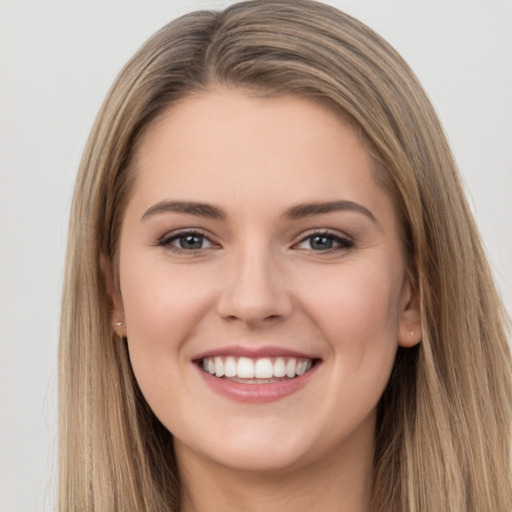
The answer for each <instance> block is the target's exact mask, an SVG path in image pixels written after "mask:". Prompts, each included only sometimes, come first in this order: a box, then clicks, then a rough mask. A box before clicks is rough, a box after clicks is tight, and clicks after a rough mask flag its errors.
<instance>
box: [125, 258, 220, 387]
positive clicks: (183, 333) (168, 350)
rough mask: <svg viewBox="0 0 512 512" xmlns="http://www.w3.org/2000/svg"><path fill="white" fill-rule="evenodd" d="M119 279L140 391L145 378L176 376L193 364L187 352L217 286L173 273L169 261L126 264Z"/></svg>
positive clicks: (183, 272) (128, 261)
mask: <svg viewBox="0 0 512 512" xmlns="http://www.w3.org/2000/svg"><path fill="white" fill-rule="evenodd" d="M139 260H140V261H139ZM120 277H121V295H122V299H123V308H124V315H125V323H126V329H127V337H128V345H129V350H130V358H131V362H132V366H133V369H134V372H135V374H136V376H137V380H139V383H140V384H141V387H143V383H144V381H145V380H146V377H147V378H148V380H149V379H151V380H153V379H155V378H158V376H159V375H166V376H167V377H168V374H169V373H171V372H172V373H173V374H177V373H178V371H179V369H180V366H182V365H183V364H187V363H188V360H187V359H186V357H185V353H184V350H183V347H184V346H185V345H186V342H187V340H188V339H190V338H191V337H193V336H194V333H195V332H196V329H197V326H198V325H199V324H200V323H201V320H202V318H203V317H204V315H205V314H207V312H208V310H209V308H210V304H211V302H212V293H213V290H214V286H212V284H211V283H210V284H208V283H205V281H204V277H206V276H203V278H202V277H201V276H198V275H197V269H195V270H194V271H193V272H192V271H190V270H188V271H187V269H186V268H185V267H180V268H178V269H175V268H174V269H173V268H172V267H171V266H170V265H169V264H168V262H166V261H165V257H164V258H161V257H157V258H155V260H153V261H148V260H147V258H144V257H141V258H137V257H136V256H134V255H132V256H131V257H130V258H125V260H124V261H121V265H120Z"/></svg>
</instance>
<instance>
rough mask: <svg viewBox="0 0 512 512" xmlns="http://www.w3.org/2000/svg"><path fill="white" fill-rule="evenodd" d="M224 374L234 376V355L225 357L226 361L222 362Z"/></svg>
mask: <svg viewBox="0 0 512 512" xmlns="http://www.w3.org/2000/svg"><path fill="white" fill-rule="evenodd" d="M224 375H225V376H226V377H235V376H236V360H235V358H234V357H231V356H230V357H228V358H226V362H225V363H224Z"/></svg>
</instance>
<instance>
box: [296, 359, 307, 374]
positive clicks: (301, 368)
mask: <svg viewBox="0 0 512 512" xmlns="http://www.w3.org/2000/svg"><path fill="white" fill-rule="evenodd" d="M307 364H308V363H307V361H301V362H300V363H299V364H297V369H296V370H295V373H296V374H297V375H303V374H304V373H306V366H307Z"/></svg>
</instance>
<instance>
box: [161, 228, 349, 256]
mask: <svg viewBox="0 0 512 512" xmlns="http://www.w3.org/2000/svg"><path fill="white" fill-rule="evenodd" d="M186 237H196V238H200V239H201V242H202V243H204V241H205V240H206V241H207V242H208V243H209V244H210V245H209V246H208V247H199V248H197V249H185V248H184V247H177V246H176V245H173V244H172V242H177V241H179V240H180V239H184V238H186ZM314 238H323V239H327V240H329V241H332V242H333V243H335V244H338V247H329V248H327V249H325V250H321V249H319V250H315V249H313V248H312V247H310V248H305V250H309V251H312V252H316V253H324V254H330V253H333V252H338V251H347V250H350V249H352V248H353V247H354V242H353V241H352V240H350V239H349V238H347V237H343V236H340V235H338V234H336V233H333V232H331V231H327V230H322V231H312V232H311V233H309V234H308V235H307V236H304V237H302V238H301V239H300V240H299V242H297V243H296V244H294V245H293V246H292V248H297V249H299V247H298V246H299V245H300V244H302V243H304V242H306V241H308V240H310V244H311V243H312V241H313V239H314ZM157 245H158V246H160V247H164V248H166V249H169V250H171V251H173V252H177V253H182V254H184V253H186V254H196V253H198V252H200V251H203V250H205V249H211V248H212V247H215V246H217V247H219V245H218V244H216V243H215V242H213V241H212V240H211V239H210V238H208V237H207V236H206V235H205V234H204V233H201V232H200V231H198V230H194V229H190V230H183V231H178V232H174V233H170V234H168V235H165V236H164V237H162V238H161V239H160V240H159V241H158V244H157Z"/></svg>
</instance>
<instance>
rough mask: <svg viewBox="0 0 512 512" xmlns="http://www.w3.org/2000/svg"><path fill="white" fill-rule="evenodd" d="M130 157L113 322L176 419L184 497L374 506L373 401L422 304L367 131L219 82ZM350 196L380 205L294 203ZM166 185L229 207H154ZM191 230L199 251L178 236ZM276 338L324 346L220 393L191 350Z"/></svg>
mask: <svg viewBox="0 0 512 512" xmlns="http://www.w3.org/2000/svg"><path fill="white" fill-rule="evenodd" d="M135 172H136V180H135V185H134V188H133V191H132V194H131V197H130V199H129V201H128V204H127V208H126V212H125V216H124V219H123V224H122V229H121V236H120V242H119V268H118V272H119V283H120V285H119V289H118V290H116V291H115V293H114V298H115V299H116V304H117V306H116V308H115V312H114V315H113V323H114V328H115V329H116V330H117V332H118V334H120V335H122V336H127V338H128V346H129V351H130V358H131V362H132V365H133V369H134V372H135V375H136V378H137V381H138V383H139V385H140V388H141V390H142V392H143V394H144V396H145V398H146V400H147V401H148V403H149V405H150V406H151V408H152V409H153V411H154V412H155V414H156V415H157V416H158V418H159V419H160V420H161V421H162V423H163V424H164V425H165V426H166V427H167V428H168V429H169V430H170V431H171V432H172V433H173V435H174V438H175V448H176V456H177V460H178V466H179V470H180V477H181V481H182V487H183V496H182V498H183V510H185V511H188V510H195V511H201V510H211V509H212V503H213V504H215V508H216V509H218V510H224V511H229V510H247V511H252V510H254V511H257V510H265V511H266V512H268V511H272V510H280V511H282V510H299V511H300V510H311V509H314V510H316V511H323V510H326V511H327V510H329V511H332V510H343V511H353V512H356V511H364V510H368V504H369V497H370V489H371V482H372V469H371V468H372V454H373V442H374V431H375V418H376V405H377V402H378V400H379V398H380V396H381V394H382V392H383V390H384V388H385V386H386V383H387V381H388V378H389V375H390V371H391V368H392V364H393V360H394V356H395V353H396V350H397V347H398V345H402V346H406V347H407V346H412V345H414V344H416V343H417V342H418V337H419V336H418V334H416V333H418V332H419V313H418V304H417V297H416V294H415V292H414V291H413V289H412V287H411V285H410V283H409V281H408V278H407V272H406V270H407V269H406V266H405V262H404V255H403V250H402V247H401V244H400V237H399V230H398V226H397V215H396V212H395V211H394V207H393V204H392V202H391V200H390V198H389V197H388V195H387V193H386V192H385V191H384V190H383V189H382V188H381V187H380V186H379V185H378V183H377V181H376V180H375V178H374V176H375V172H376V171H375V168H374V163H373V161H372V159H371V157H370V156H369V154H368V152H367V151H366V149H365V146H364V144H363V143H362V141H361V140H360V138H359V136H358V135H357V134H356V132H355V131H354V130H353V129H352V128H351V127H350V126H348V125H347V124H346V123H345V122H344V121H343V120H341V119H340V118H339V117H337V116H335V115H334V114H332V113H331V112H329V111H328V110H326V109H325V108H323V107H321V106H319V105H317V104H315V103H313V102H311V101H308V100H305V99H301V98H297V97H293V96H289V97H280V98H261V97H254V96H252V97H251V96H249V95H247V94H246V93H243V92H240V91H237V90H233V89H230V90H228V89H222V88H220V89H216V90H213V91H211V92H207V93H201V94H198V95H194V96H191V97H188V98H186V99H185V100H183V101H182V102H180V103H179V104H177V105H174V106H172V107H171V108H170V109H168V111H167V112H166V113H165V115H164V116H163V117H161V118H160V119H159V120H158V122H156V123H155V124H153V125H152V126H151V127H150V128H149V129H148V131H147V132H146V133H145V135H144V137H143V139H142V140H141V143H140V145H139V146H138V150H137V154H136V158H135ZM340 200H343V201H350V202H351V203H355V204H356V205H359V206H360V207H362V208H364V209H365V210H366V211H367V212H369V214H368V213H367V212H365V211H363V210H362V208H357V207H355V208H349V209H342V210H336V211H330V212H326V213H316V214H312V215H309V216H305V217H297V218H292V217H290V216H289V215H288V216H286V212H289V210H290V208H293V207H296V206H297V205H302V204H305V203H314V204H318V203H326V202H332V201H340ZM165 201H167V202H168V201H187V202H190V201H193V202H200V203H207V204H209V205H213V206H215V207H216V208H218V209H221V210H222V212H223V214H224V217H223V218H210V217H208V216H204V215H197V214H195V213H190V212H188V213H187V212H177V211H169V210H168V209H167V210H165V211H155V205H158V204H161V203H162V202H165ZM152 208H153V209H152ZM151 209H152V210H151ZM157 209H158V208H157ZM196 213H197V212H196ZM182 229H189V230H193V231H195V232H197V236H199V238H197V239H196V241H198V243H199V246H200V247H199V249H197V250H189V249H186V248H185V249H184V248H182V247H180V243H182V242H183V240H184V239H183V238H181V239H180V238H179V237H178V235H177V231H179V230H182ZM314 233H317V234H318V233H320V234H321V235H322V236H324V237H326V238H327V240H324V242H325V243H324V244H323V245H320V247H319V246H318V245H315V246H314V245H312V242H314V240H313V238H312V235H314ZM202 235H204V238H200V236H202ZM340 240H341V241H340ZM331 243H332V247H330V248H328V247H327V246H328V245H329V244H331ZM201 244H202V245H201ZM117 322H123V326H117V325H116V323H117ZM411 333H414V334H411ZM268 345H271V346H273V347H279V348H283V349H290V350H296V351H300V352H304V353H307V354H311V355H314V356H315V357H316V358H318V359H319V360H320V363H319V364H318V365H317V367H316V368H315V373H314V375H313V376H312V377H311V378H309V380H308V382H307V384H305V385H304V386H303V387H302V388H301V389H300V390H298V391H296V392H295V393H292V394H291V395H288V396H286V397H284V398H281V399H279V400H277V401H273V402H269V403H258V404H253V403H242V402H238V401H234V400H231V399H229V398H226V397H225V396H222V395H220V394H218V393H216V392H215V391H213V390H212V389H211V388H210V387H209V386H208V385H207V384H206V383H205V381H204V379H203V378H202V375H201V374H200V372H201V370H199V369H198V367H197V365H196V364H195V363H194V362H193V359H194V357H196V356H197V355H198V354H200V353H202V352H205V351H209V350H216V349H219V348H224V347H232V346H243V347H265V346H268ZM198 484H199V485H198Z"/></svg>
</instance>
